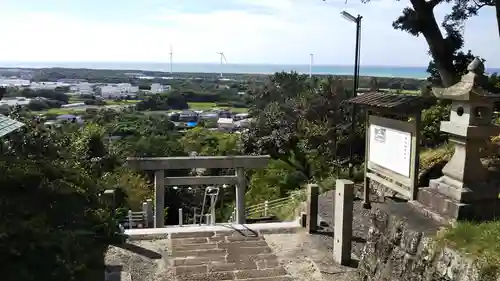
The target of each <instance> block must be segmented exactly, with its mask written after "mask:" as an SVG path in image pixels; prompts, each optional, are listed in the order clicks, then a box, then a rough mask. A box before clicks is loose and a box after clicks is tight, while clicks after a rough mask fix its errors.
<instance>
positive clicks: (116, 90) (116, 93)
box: [100, 83, 139, 99]
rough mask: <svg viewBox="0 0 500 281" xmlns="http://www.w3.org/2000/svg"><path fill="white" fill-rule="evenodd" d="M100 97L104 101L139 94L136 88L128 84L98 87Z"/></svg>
mask: <svg viewBox="0 0 500 281" xmlns="http://www.w3.org/2000/svg"><path fill="white" fill-rule="evenodd" d="M100 90H101V96H102V97H103V98H106V99H113V98H124V97H126V96H136V95H137V93H138V92H139V87H138V86H132V85H131V84H130V83H120V84H108V85H105V86H101V87H100Z"/></svg>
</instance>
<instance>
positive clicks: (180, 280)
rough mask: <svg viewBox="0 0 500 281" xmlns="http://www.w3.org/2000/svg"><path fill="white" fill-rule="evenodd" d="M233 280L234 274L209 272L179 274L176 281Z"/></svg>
mask: <svg viewBox="0 0 500 281" xmlns="http://www.w3.org/2000/svg"><path fill="white" fill-rule="evenodd" d="M225 280H234V273H233V272H230V271H225V272H210V273H204V274H181V275H178V276H177V281H225Z"/></svg>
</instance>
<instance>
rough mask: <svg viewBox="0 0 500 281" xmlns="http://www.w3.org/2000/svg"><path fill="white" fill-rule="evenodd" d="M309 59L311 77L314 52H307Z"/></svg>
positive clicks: (310, 75)
mask: <svg viewBox="0 0 500 281" xmlns="http://www.w3.org/2000/svg"><path fill="white" fill-rule="evenodd" d="M309 57H310V60H309V78H311V77H312V68H313V63H314V54H309Z"/></svg>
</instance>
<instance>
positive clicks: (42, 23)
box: [0, 0, 500, 66]
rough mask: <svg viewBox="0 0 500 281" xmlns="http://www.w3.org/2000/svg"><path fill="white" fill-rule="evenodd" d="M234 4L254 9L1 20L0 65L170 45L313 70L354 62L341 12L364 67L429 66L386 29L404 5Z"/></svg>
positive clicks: (474, 27) (120, 55)
mask: <svg viewBox="0 0 500 281" xmlns="http://www.w3.org/2000/svg"><path fill="white" fill-rule="evenodd" d="M233 1H236V3H239V4H241V5H246V6H252V7H254V8H256V9H247V10H244V9H239V10H236V9H233V10H218V11H212V12H207V13H199V12H198V13H188V12H177V11H173V10H165V11H151V13H150V14H151V15H152V16H151V18H152V19H153V20H150V21H148V22H137V21H135V20H134V19H130V20H128V19H127V21H124V20H125V19H123V20H122V21H121V22H111V21H108V22H97V21H95V20H90V19H85V18H82V17H79V18H77V17H73V16H71V15H64V14H47V13H29V14H28V13H15V14H10V15H0V16H2V25H0V34H3V38H6V39H7V40H3V43H2V44H0V61H2V60H3V61H5V60H12V61H19V60H22V61H166V60H167V59H168V52H169V45H170V44H172V45H173V49H174V60H176V61H182V62H214V63H215V62H217V60H218V56H217V54H216V52H219V51H223V52H225V54H226V56H227V59H228V61H229V62H230V63H231V62H233V63H289V64H294V63H308V61H309V53H311V52H312V53H314V54H315V61H316V63H318V64H351V63H352V61H353V47H354V31H355V27H354V24H352V23H349V22H347V21H345V20H344V19H343V18H341V17H340V15H339V13H340V11H341V9H346V10H348V11H349V12H350V13H352V14H357V13H359V14H361V15H363V29H362V64H364V65H426V64H427V61H428V60H429V59H428V56H427V46H426V43H425V40H424V39H423V38H416V37H412V36H410V35H408V34H406V33H404V32H401V31H395V30H393V29H392V28H391V23H392V21H393V20H394V19H395V18H396V17H397V16H398V15H399V14H400V11H401V10H402V8H403V7H404V3H401V2H396V1H393V0H378V1H375V0H374V3H370V4H366V5H365V4H360V3H359V1H357V0H349V2H348V4H345V3H344V0H329V1H328V0H327V2H323V1H321V0H272V1H271V0H233ZM155 15H156V16H155ZM124 22H128V23H124ZM488 28H489V27H488ZM488 28H485V27H481V26H480V25H479V24H477V23H474V22H472V23H471V25H468V28H467V29H466V32H467V36H468V37H470V36H473V37H474V38H476V39H477V38H478V37H481V38H495V39H496V38H498V36H495V26H494V25H491V28H490V29H491V31H490V30H489V29H488ZM479 31H480V32H479ZM470 34H473V35H470ZM484 34H487V35H488V36H485V35H484ZM490 34H491V35H490ZM498 41H499V40H497V42H498ZM475 42H478V43H474V42H472V43H470V44H468V47H470V48H472V49H473V50H474V51H475V52H477V53H478V54H479V55H482V56H485V57H486V59H487V60H488V62H489V63H492V64H493V65H496V66H500V58H498V52H497V51H496V50H498V48H493V47H492V44H484V41H480V40H475ZM492 43H493V42H492ZM498 43H500V42H498ZM498 43H497V45H498Z"/></svg>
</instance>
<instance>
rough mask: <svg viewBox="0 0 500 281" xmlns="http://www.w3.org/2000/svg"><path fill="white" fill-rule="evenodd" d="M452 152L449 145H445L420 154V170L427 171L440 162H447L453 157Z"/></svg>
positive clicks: (451, 147)
mask: <svg viewBox="0 0 500 281" xmlns="http://www.w3.org/2000/svg"><path fill="white" fill-rule="evenodd" d="M453 151H454V150H453V146H452V145H451V144H445V145H442V146H440V147H438V148H434V149H427V150H424V151H422V152H420V169H427V168H430V167H432V165H434V164H436V163H438V162H440V161H442V160H449V159H450V158H451V156H452V155H453Z"/></svg>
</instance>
